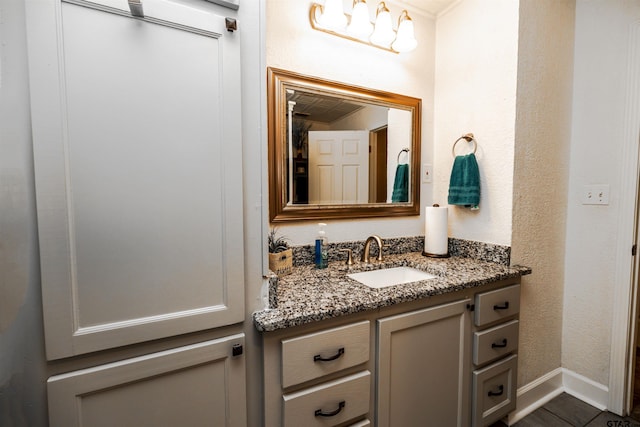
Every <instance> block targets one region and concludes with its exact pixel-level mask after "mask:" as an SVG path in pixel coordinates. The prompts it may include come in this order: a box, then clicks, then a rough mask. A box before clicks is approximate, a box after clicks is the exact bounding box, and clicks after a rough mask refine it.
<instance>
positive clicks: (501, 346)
mask: <svg viewBox="0 0 640 427" xmlns="http://www.w3.org/2000/svg"><path fill="white" fill-rule="evenodd" d="M506 346H507V339H506V338H502V341H501V342H499V343H495V342H494V343H493V344H491V348H505V347H506Z"/></svg>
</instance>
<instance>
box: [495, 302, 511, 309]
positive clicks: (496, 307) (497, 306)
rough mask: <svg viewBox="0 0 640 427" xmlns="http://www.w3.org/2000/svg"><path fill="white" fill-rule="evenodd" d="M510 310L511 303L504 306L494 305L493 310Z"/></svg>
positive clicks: (505, 303)
mask: <svg viewBox="0 0 640 427" xmlns="http://www.w3.org/2000/svg"><path fill="white" fill-rule="evenodd" d="M508 308H509V301H505V302H504V304H503V305H498V304H496V305H494V306H493V309H494V310H507V309H508Z"/></svg>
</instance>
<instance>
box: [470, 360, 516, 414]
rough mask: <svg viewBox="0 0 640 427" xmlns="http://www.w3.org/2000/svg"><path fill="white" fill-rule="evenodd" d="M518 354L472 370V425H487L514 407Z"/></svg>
mask: <svg viewBox="0 0 640 427" xmlns="http://www.w3.org/2000/svg"><path fill="white" fill-rule="evenodd" d="M517 369H518V356H517V355H513V356H511V357H508V358H507V359H504V360H501V361H500V362H497V363H494V364H493V365H489V366H487V367H486V368H484V369H479V370H476V371H474V372H473V426H485V425H489V424H491V423H493V422H495V421H497V420H499V419H500V418H502V417H504V416H505V415H507V414H508V413H509V412H511V411H513V410H514V409H515V407H516V373H517Z"/></svg>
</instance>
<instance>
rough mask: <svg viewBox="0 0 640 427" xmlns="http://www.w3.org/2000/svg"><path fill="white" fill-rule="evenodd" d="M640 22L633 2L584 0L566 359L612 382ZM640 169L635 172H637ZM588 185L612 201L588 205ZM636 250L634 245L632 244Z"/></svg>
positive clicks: (580, 6) (639, 8)
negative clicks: (632, 76)
mask: <svg viewBox="0 0 640 427" xmlns="http://www.w3.org/2000/svg"><path fill="white" fill-rule="evenodd" d="M638 22H640V3H639V2H637V1H633V0H616V1H607V2H603V1H597V0H578V2H577V9H576V36H575V73H574V86H573V93H574V97H573V128H572V137H571V163H570V179H569V194H568V216H567V245H566V256H565V289H564V320H563V343H562V349H563V353H562V365H563V366H564V367H566V368H567V369H569V370H571V371H573V372H576V373H578V374H580V375H584V376H586V377H588V378H590V379H591V380H593V381H595V382H597V383H599V384H601V385H603V386H604V387H606V386H607V385H608V383H609V367H610V366H609V357H610V351H611V348H610V337H611V333H612V328H614V327H615V325H613V324H612V316H613V312H614V310H623V309H624V307H615V306H614V304H613V297H614V286H613V285H614V278H615V275H616V274H615V269H616V262H617V259H616V247H617V245H618V241H619V239H622V238H624V239H628V238H629V237H630V234H631V233H632V232H633V230H628V231H627V232H624V231H623V233H624V235H621V234H619V230H618V221H619V219H620V218H621V215H623V214H625V212H622V211H621V210H620V208H621V202H622V201H621V200H620V189H621V186H622V184H623V183H624V182H625V181H627V182H628V181H629V180H635V179H637V177H636V176H623V175H622V173H621V172H622V168H621V165H622V164H623V158H622V153H623V150H622V147H623V145H622V144H623V140H624V135H623V133H624V130H625V124H626V123H625V110H624V109H625V101H626V95H627V90H628V88H627V86H626V84H627V67H628V63H627V62H628V61H627V59H628V54H629V53H628V49H629V31H630V29H631V24H635V25H636V26H637V25H638ZM633 175H635V174H633ZM585 184H610V186H611V195H610V203H609V205H608V206H589V205H582V204H581V201H580V194H581V191H582V189H583V186H584V185H585ZM629 250H630V247H629Z"/></svg>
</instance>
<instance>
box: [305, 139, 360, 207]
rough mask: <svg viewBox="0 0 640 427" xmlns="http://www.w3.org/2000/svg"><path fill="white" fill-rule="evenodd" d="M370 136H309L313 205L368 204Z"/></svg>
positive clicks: (310, 199)
mask: <svg viewBox="0 0 640 427" xmlns="http://www.w3.org/2000/svg"><path fill="white" fill-rule="evenodd" d="M368 200H369V132H368V131H366V130H364V131H355V130H348V131H311V132H309V203H310V204H344V203H347V204H348V203H367V201H368Z"/></svg>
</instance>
